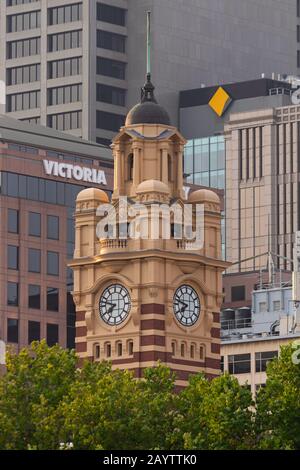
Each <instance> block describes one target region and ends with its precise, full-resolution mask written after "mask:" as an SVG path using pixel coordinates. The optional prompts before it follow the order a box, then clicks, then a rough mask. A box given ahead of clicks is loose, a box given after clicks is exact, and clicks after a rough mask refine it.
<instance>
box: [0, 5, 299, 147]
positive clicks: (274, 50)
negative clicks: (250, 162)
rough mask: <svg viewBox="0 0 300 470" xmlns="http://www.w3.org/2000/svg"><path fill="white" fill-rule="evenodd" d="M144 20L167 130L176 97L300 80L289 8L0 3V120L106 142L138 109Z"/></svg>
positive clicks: (294, 17) (294, 13)
mask: <svg viewBox="0 0 300 470" xmlns="http://www.w3.org/2000/svg"><path fill="white" fill-rule="evenodd" d="M147 10H151V12H152V56H153V66H152V75H153V77H154V79H155V82H156V84H157V88H158V90H159V93H158V99H159V101H160V102H161V103H162V104H163V105H164V106H165V107H166V108H167V109H168V111H169V113H170V115H171V117H172V121H173V123H174V124H176V123H177V118H178V92H179V91H180V90H182V89H189V88H196V87H199V85H200V84H201V83H206V84H208V83H209V84H217V83H220V82H223V83H224V82H233V81H237V80H248V79H254V78H257V77H258V76H260V75H261V73H265V74H266V75H267V76H270V75H271V74H272V73H276V74H278V73H280V74H284V73H286V74H296V73H297V72H298V71H299V70H300V69H299V66H300V48H299V52H298V57H297V47H298V44H297V39H299V38H297V24H298V23H299V19H298V18H299V16H300V10H299V9H298V10H297V1H296V0H272V1H271V2H269V1H266V0H265V1H260V2H257V1H256V0H226V1H224V2H220V1H219V0H201V1H199V0H189V1H186V2H183V1H182V0H163V1H161V0H104V1H100V0H69V1H62V0H32V1H30V0H3V1H1V5H0V64H1V65H0V80H2V81H4V82H6V106H5V107H4V106H3V105H2V109H0V112H2V113H3V112H5V111H6V112H9V113H11V115H12V116H13V117H16V118H18V119H24V120H27V121H30V122H40V123H41V124H43V125H48V126H50V127H53V128H56V129H59V130H63V131H66V132H70V133H72V134H74V135H76V136H81V137H83V138H85V139H88V140H93V141H94V140H98V142H99V143H108V142H110V140H111V139H112V137H113V136H114V135H115V133H116V132H117V131H118V129H119V127H120V125H122V124H123V123H124V118H125V116H126V112H127V110H128V109H129V108H130V107H131V106H132V105H133V104H134V103H136V101H137V99H138V94H139V86H140V83H142V80H143V76H144V71H145V61H146V54H145V42H146V41H145V31H146V28H145V22H146V11H147ZM299 26H300V25H299ZM297 61H298V62H297Z"/></svg>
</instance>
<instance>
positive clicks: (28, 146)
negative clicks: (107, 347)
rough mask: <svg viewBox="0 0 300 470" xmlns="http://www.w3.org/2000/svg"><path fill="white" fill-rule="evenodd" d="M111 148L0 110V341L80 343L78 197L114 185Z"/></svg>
mask: <svg viewBox="0 0 300 470" xmlns="http://www.w3.org/2000/svg"><path fill="white" fill-rule="evenodd" d="M110 153H111V152H110V151H109V150H108V149H106V148H105V147H101V146H100V145H97V144H95V143H91V142H86V141H84V140H82V139H78V138H76V137H73V136H68V135H65V134H63V133H60V132H57V131H54V130H52V129H46V128H43V127H42V126H37V125H33V124H32V125H28V124H26V123H23V122H19V121H17V120H15V119H12V118H9V117H7V116H0V216H1V225H0V340H2V341H5V343H7V344H8V345H10V346H13V347H14V348H15V349H16V350H17V351H18V350H20V348H22V347H25V346H28V345H29V344H30V343H31V342H32V341H33V340H40V339H43V338H45V339H46V340H47V342H48V344H49V345H53V344H55V343H59V344H60V345H61V346H62V347H71V348H72V347H74V344H75V308H74V303H73V300H72V297H71V291H72V289H73V276H72V272H71V270H68V269H67V260H68V259H70V258H72V257H73V251H74V244H75V238H74V234H75V231H74V220H73V214H74V210H75V199H76V196H77V194H78V193H79V192H80V191H81V190H82V189H84V188H87V187H91V186H92V187H100V188H103V190H104V191H106V192H107V193H108V194H110V192H111V190H112V184H113V162H112V159H111V155H110Z"/></svg>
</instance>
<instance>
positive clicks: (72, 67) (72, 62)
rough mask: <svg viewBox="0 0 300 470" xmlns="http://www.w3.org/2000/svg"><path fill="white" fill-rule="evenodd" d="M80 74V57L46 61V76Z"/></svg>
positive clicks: (55, 76)
mask: <svg viewBox="0 0 300 470" xmlns="http://www.w3.org/2000/svg"><path fill="white" fill-rule="evenodd" d="M81 74H82V57H73V58H72V59H63V60H53V61H51V62H48V78H49V79H53V78H62V77H70V76H73V75H81Z"/></svg>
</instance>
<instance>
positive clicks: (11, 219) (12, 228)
mask: <svg viewBox="0 0 300 470" xmlns="http://www.w3.org/2000/svg"><path fill="white" fill-rule="evenodd" d="M7 231H8V233H19V211H18V210H16V209H8V210H7Z"/></svg>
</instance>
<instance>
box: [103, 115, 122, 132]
mask: <svg viewBox="0 0 300 470" xmlns="http://www.w3.org/2000/svg"><path fill="white" fill-rule="evenodd" d="M96 119H97V124H96V125H97V129H105V130H107V131H114V132H117V131H118V130H119V129H120V127H121V126H123V125H124V122H125V116H123V115H121V114H115V113H108V112H107V111H97V115H96Z"/></svg>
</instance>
